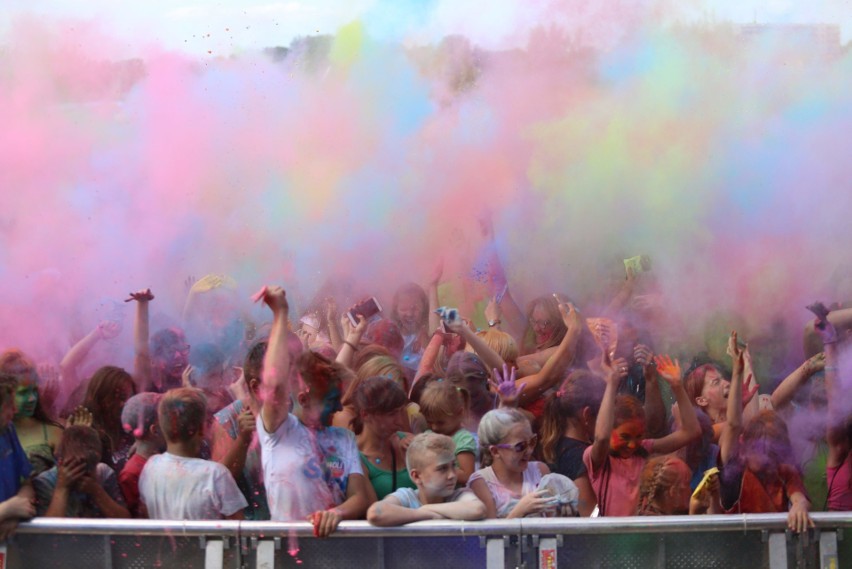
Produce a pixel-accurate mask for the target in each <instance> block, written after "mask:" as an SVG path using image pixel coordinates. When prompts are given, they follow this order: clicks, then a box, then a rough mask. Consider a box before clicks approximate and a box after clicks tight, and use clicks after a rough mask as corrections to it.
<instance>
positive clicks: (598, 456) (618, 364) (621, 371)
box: [590, 359, 627, 471]
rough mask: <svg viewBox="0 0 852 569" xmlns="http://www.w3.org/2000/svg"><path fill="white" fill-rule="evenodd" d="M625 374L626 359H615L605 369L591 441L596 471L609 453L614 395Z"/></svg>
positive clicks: (613, 413)
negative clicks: (592, 439) (604, 387)
mask: <svg viewBox="0 0 852 569" xmlns="http://www.w3.org/2000/svg"><path fill="white" fill-rule="evenodd" d="M626 375H627V361H626V360H624V359H617V360H615V362H613V363H612V365H611V367H610V368H609V369H608V370H607V374H606V377H605V380H606V389H605V390H604V394H603V399H602V400H601V407H600V410H599V411H598V418H597V420H596V421H595V440H594V442H593V443H592V450H591V455H590V458H591V462H592V467H593V468H594V469H595V471H597V470H598V469H600V468H601V467H602V466H603V464H604V461H605V460H606V456H607V454H609V438H610V436H612V428H613V423H615V396H616V394H617V391H618V384H619V382H620V381H621V379H622V378H623V377H625V376H626Z"/></svg>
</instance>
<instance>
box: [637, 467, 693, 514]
mask: <svg viewBox="0 0 852 569" xmlns="http://www.w3.org/2000/svg"><path fill="white" fill-rule="evenodd" d="M691 477H692V472H691V471H690V470H689V467H688V466H687V465H686V463H685V462H683V461H682V460H681V459H679V458H677V457H674V456H671V455H669V456H655V457H654V458H652V459H650V460H649V461H648V462H647V463H645V468H644V469H643V470H642V479H641V482H640V483H639V509H638V510H637V512H636V515H639V516H670V515H685V514H688V513H689V498H690V495H691V494H692V492H691V490H690V488H689V479H690V478H691Z"/></svg>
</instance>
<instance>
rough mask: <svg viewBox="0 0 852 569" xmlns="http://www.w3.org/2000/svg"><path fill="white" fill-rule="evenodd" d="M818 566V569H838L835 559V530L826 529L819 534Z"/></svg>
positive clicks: (837, 562) (838, 564)
mask: <svg viewBox="0 0 852 569" xmlns="http://www.w3.org/2000/svg"><path fill="white" fill-rule="evenodd" d="M819 566H820V569H839V568H840V562H839V561H838V559H837V532H836V531H833V530H832V531H826V532H822V533H820V534H819Z"/></svg>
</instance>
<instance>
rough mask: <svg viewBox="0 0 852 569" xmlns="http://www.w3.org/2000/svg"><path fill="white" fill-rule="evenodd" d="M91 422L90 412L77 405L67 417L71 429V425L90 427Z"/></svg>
mask: <svg viewBox="0 0 852 569" xmlns="http://www.w3.org/2000/svg"><path fill="white" fill-rule="evenodd" d="M92 421H94V417H93V416H92V412H91V411H89V410H88V409H86V408H85V407H83V406H82V405H77V407H75V408H74V411H72V412H71V414H70V415H69V416H68V421H67V423H68V426H69V427H71V426H73V425H82V426H84V427H91V426H92Z"/></svg>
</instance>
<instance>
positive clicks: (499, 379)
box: [489, 364, 527, 407]
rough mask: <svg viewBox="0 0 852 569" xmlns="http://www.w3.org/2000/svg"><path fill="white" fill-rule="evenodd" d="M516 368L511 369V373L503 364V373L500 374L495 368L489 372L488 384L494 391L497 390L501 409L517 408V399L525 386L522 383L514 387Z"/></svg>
mask: <svg viewBox="0 0 852 569" xmlns="http://www.w3.org/2000/svg"><path fill="white" fill-rule="evenodd" d="M517 372H518V370H517V368H515V367H512V369H511V371H510V370H509V366H508V365H507V364H503V373H502V374H501V373H500V371H499V370H498V369H497V368H494V369H493V370H491V378H490V379H489V382H490V383H491V385H492V386H494V389H495V390H497V397H499V398H500V406H501V407H517V406H518V398H519V397H520V396H521V392H522V391H523V390H524V388H525V387H526V386H527V384H526V383H522V384H521V385H520V386H519V387H518V386H516V385H515V381H516V379H517Z"/></svg>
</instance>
